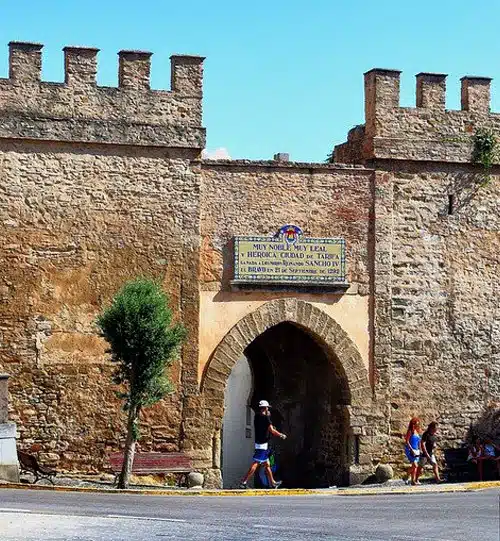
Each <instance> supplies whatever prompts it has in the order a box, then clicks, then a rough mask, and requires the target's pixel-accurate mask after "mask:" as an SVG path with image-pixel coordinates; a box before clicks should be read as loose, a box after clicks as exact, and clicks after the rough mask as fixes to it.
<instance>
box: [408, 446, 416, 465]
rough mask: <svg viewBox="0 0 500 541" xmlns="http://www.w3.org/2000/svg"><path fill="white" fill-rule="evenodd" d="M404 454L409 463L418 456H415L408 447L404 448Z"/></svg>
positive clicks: (414, 460)
mask: <svg viewBox="0 0 500 541" xmlns="http://www.w3.org/2000/svg"><path fill="white" fill-rule="evenodd" d="M405 455H406V458H407V459H408V460H409V461H410V463H411V464H413V463H414V462H418V459H419V458H420V456H419V455H416V456H415V455H414V454H413V453H412V452H411V451H410V449H409V448H408V447H407V448H406V449H405Z"/></svg>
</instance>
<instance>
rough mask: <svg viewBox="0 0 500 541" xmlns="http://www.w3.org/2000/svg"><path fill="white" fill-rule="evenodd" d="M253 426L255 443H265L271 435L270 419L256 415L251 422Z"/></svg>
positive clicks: (260, 414)
mask: <svg viewBox="0 0 500 541" xmlns="http://www.w3.org/2000/svg"><path fill="white" fill-rule="evenodd" d="M253 426H254V429H255V443H267V442H268V441H269V438H270V437H271V434H269V427H270V426H271V417H270V416H269V415H262V413H257V414H256V415H255V418H254V420H253Z"/></svg>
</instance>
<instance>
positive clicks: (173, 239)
mask: <svg viewBox="0 0 500 541" xmlns="http://www.w3.org/2000/svg"><path fill="white" fill-rule="evenodd" d="M0 163H1V166H2V171H3V175H6V177H7V179H8V180H7V181H4V182H2V185H1V187H0V191H1V200H2V206H1V209H0V220H1V222H2V223H3V225H4V227H3V228H2V230H1V233H0V239H1V241H0V246H1V251H2V253H1V257H0V262H1V263H0V265H1V270H0V275H1V276H2V284H1V295H2V303H3V308H2V313H1V330H2V342H1V348H0V366H1V369H2V370H3V371H6V372H8V373H9V374H11V376H12V378H11V394H12V401H11V407H12V410H13V414H12V420H16V421H17V422H18V425H19V431H20V433H21V442H22V445H23V447H29V446H30V445H31V444H34V443H36V444H41V446H42V448H43V450H44V451H45V452H48V450H50V452H51V454H50V456H47V457H45V458H51V459H53V460H56V459H59V458H61V462H60V465H61V466H63V465H68V466H69V465H72V466H75V465H77V464H82V467H88V466H89V465H96V464H100V463H101V462H102V454H103V452H104V450H105V449H107V448H109V447H112V448H116V447H117V446H118V444H119V442H120V441H121V438H122V437H123V424H122V421H123V419H122V418H121V415H120V413H119V407H118V403H117V400H116V399H115V397H114V390H115V389H114V387H113V386H112V385H111V384H110V382H111V379H110V374H111V370H112V367H111V365H110V363H109V361H108V360H107V358H108V357H107V355H106V354H105V349H106V345H105V343H104V342H103V341H102V340H101V339H100V338H98V337H97V335H96V328H95V326H94V323H93V322H94V319H95V316H96V314H97V313H98V311H99V310H100V308H101V307H102V306H103V304H105V303H106V302H109V300H110V298H111V296H112V295H113V294H114V292H115V291H116V290H117V289H118V288H119V287H120V286H121V285H122V284H123V283H124V282H125V281H126V280H127V279H130V278H133V277H135V276H137V275H146V276H153V277H155V278H158V279H160V280H161V281H162V283H163V284H164V286H165V289H166V290H167V292H168V293H169V294H170V297H171V300H172V305H173V309H174V311H175V313H176V315H177V317H179V318H180V319H182V320H183V321H184V323H185V325H186V326H187V327H188V331H189V333H190V336H191V337H197V335H198V318H197V313H198V309H197V302H198V295H197V286H196V280H197V264H198V236H197V224H198V221H199V207H198V197H199V185H200V175H199V173H197V172H196V170H195V169H192V168H191V166H190V162H189V160H188V159H187V156H186V155H183V154H182V153H181V152H179V153H178V155H177V156H174V155H173V154H171V156H170V158H169V159H166V157H165V153H164V152H160V151H158V150H154V149H144V150H138V149H137V148H134V149H130V150H129V149H126V148H121V149H120V148H117V147H95V146H93V147H85V146H80V147H79V148H78V149H75V148H73V147H70V146H68V145H63V144H58V143H57V144H56V143H30V144H28V143H20V142H6V141H2V142H0ZM6 177H5V176H4V177H3V178H4V179H5V178H6ZM197 356H198V355H197V344H196V339H191V340H190V341H189V343H188V344H187V345H186V347H185V348H184V352H183V360H182V363H181V362H180V361H179V362H177V363H176V365H175V366H174V367H173V368H172V376H173V379H174V382H175V384H176V386H177V389H178V392H177V394H176V395H174V396H173V397H172V398H169V399H167V400H165V401H163V402H162V403H161V404H160V405H159V406H158V407H156V408H154V409H153V410H152V412H151V413H146V414H145V421H146V425H145V428H144V433H145V436H146V437H145V438H144V439H143V440H142V443H141V445H144V446H145V447H151V446H153V448H155V449H162V448H166V449H172V448H176V447H178V445H179V437H180V435H179V430H180V429H179V425H180V416H181V411H180V410H181V404H180V395H181V394H182V390H183V387H185V388H189V387H190V386H191V387H192V386H195V385H197V382H196V377H197V364H198V363H197Z"/></svg>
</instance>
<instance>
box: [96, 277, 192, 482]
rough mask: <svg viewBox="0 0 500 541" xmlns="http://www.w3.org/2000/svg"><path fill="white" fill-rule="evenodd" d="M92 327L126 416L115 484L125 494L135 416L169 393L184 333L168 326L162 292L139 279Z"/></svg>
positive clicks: (169, 320)
mask: <svg viewBox="0 0 500 541" xmlns="http://www.w3.org/2000/svg"><path fill="white" fill-rule="evenodd" d="M97 325H98V327H99V328H100V330H101V332H102V335H103V337H104V338H105V339H106V340H107V341H108V343H109V344H110V353H111V358H112V360H113V362H115V363H116V365H117V366H116V370H115V372H114V375H113V381H114V383H116V384H118V385H122V386H123V388H124V389H125V391H124V392H120V393H119V396H120V398H122V399H123V400H124V404H123V407H124V410H125V411H128V423H127V440H126V444H125V456H124V461H123V469H122V474H121V476H120V482H119V486H120V487H121V488H124V487H126V486H127V485H128V482H129V477H130V470H131V466H132V463H133V455H134V450H135V442H136V441H137V439H138V438H139V423H138V419H139V414H140V411H141V409H142V408H143V407H148V406H151V405H153V404H155V403H156V402H158V401H159V400H161V399H162V398H163V397H164V396H165V395H167V394H168V393H170V392H172V390H173V387H172V384H171V382H170V380H169V378H168V374H167V368H168V366H170V364H171V363H172V361H173V360H174V359H175V357H176V356H177V354H178V352H179V348H180V346H181V344H182V342H183V341H184V339H185V336H186V332H185V329H184V327H183V326H182V325H180V324H173V323H172V311H171V309H170V307H169V302H168V298H167V296H166V294H165V293H164V292H163V291H162V289H161V287H160V286H159V285H158V284H157V283H155V282H154V281H152V280H148V279H143V278H138V279H135V280H133V281H131V282H128V283H126V284H125V285H124V286H123V287H122V289H121V290H120V291H119V292H118V293H117V294H116V295H115V297H114V299H113V301H112V303H111V305H110V306H109V307H107V308H105V309H104V310H103V311H102V313H101V314H100V316H99V317H98V319H97ZM127 470H128V471H127Z"/></svg>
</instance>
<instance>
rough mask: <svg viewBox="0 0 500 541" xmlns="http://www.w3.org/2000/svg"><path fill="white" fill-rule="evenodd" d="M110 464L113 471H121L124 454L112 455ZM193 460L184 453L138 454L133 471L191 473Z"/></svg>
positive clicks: (135, 457) (110, 455)
mask: <svg viewBox="0 0 500 541" xmlns="http://www.w3.org/2000/svg"><path fill="white" fill-rule="evenodd" d="M108 456H109V462H110V466H111V469H112V470H113V471H119V470H121V467H122V464H123V453H110V454H109V455H108ZM190 469H191V459H190V458H189V457H188V456H186V455H185V454H183V453H137V454H136V455H135V456H134V463H133V465H132V471H133V472H135V473H153V472H165V473H168V472H172V473H175V472H179V473H181V472H189V471H190Z"/></svg>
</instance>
